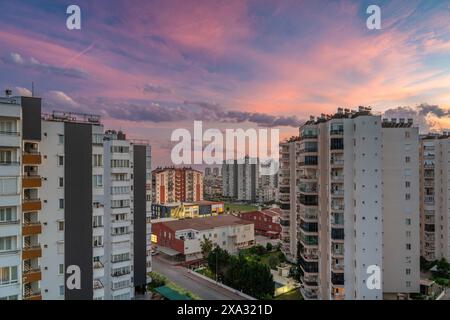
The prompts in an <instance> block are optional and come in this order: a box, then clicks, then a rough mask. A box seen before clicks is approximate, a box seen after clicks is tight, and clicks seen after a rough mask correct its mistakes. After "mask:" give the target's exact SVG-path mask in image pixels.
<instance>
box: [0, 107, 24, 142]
mask: <svg viewBox="0 0 450 320" xmlns="http://www.w3.org/2000/svg"><path fill="white" fill-rule="evenodd" d="M2 111H3V110H2ZM0 147H11V148H20V134H19V133H18V132H14V131H0Z"/></svg>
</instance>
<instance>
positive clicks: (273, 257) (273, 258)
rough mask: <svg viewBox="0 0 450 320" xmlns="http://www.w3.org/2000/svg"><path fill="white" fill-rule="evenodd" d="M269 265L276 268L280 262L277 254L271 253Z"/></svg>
mask: <svg viewBox="0 0 450 320" xmlns="http://www.w3.org/2000/svg"><path fill="white" fill-rule="evenodd" d="M267 262H268V264H269V266H270V268H271V269H273V270H276V269H277V266H278V265H279V264H280V260H279V259H278V257H277V256H276V255H271V256H270V257H269V259H268V260H267Z"/></svg>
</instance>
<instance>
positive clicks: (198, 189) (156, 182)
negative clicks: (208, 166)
mask: <svg viewBox="0 0 450 320" xmlns="http://www.w3.org/2000/svg"><path fill="white" fill-rule="evenodd" d="M152 175H153V177H152V190H153V203H154V204H167V203H173V202H194V201H202V200H203V173H202V172H201V171H198V170H195V169H192V168H175V167H167V168H157V169H156V170H154V171H153V172H152Z"/></svg>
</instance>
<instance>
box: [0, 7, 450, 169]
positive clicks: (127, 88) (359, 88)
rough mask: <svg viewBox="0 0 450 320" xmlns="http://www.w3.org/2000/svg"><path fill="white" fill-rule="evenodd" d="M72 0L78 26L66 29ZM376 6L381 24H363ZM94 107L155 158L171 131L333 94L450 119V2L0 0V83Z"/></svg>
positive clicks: (331, 99)
mask: <svg viewBox="0 0 450 320" xmlns="http://www.w3.org/2000/svg"><path fill="white" fill-rule="evenodd" d="M70 4H78V5H79V6H80V7H81V10H82V29H81V30H72V31H70V30H68V29H67V28H66V18H67V15H66V8H67V6H68V5H70ZM370 4H377V5H379V6H380V7H381V14H382V29H381V30H369V29H367V27H366V19H367V17H368V16H369V15H368V14H366V8H367V7H368V6H369V5H370ZM32 81H33V82H34V84H35V94H36V95H38V96H42V97H43V98H44V108H45V109H46V110H48V111H49V110H54V109H56V110H71V111H78V112H89V113H96V114H100V115H102V118H103V122H104V124H105V127H106V128H116V129H123V130H125V131H126V132H127V133H128V135H129V136H130V137H133V138H144V139H148V140H149V141H150V142H151V144H152V147H153V156H154V164H155V165H156V164H170V163H168V159H169V158H168V154H169V152H170V149H171V143H170V141H169V137H170V133H171V132H172V130H173V129H174V128H191V127H192V125H193V120H203V121H204V122H205V125H207V126H209V127H214V128H221V129H223V128H235V127H242V128H249V127H276V128H280V129H281V135H282V137H287V136H290V135H293V134H296V133H297V131H298V130H297V126H298V124H300V123H301V121H302V120H303V119H306V118H307V117H309V115H310V114H312V115H319V114H320V113H322V112H323V113H331V112H333V111H335V109H336V108H337V107H349V108H354V107H357V106H358V105H366V106H372V107H373V108H374V109H375V110H376V111H380V112H385V111H386V110H387V113H386V114H387V115H406V116H412V117H414V119H415V120H416V121H418V123H419V124H420V125H421V129H422V130H428V129H440V128H447V127H450V120H449V112H448V110H449V108H450V1H431V0H428V1H411V0H410V1H375V0H370V1H317V0H315V1H313V0H311V1H300V0H292V1H287V0H283V1H264V0H254V1H243V0H223V1H215V0H204V1H189V0H179V1H170V0H162V1H135V0H133V1H130V0H128V1H116V0H114V1H113V0H108V1H106V0H105V1H102V0H96V1H86V0H84V1H83V0H75V1H73V0H70V1H56V0H53V1H32V0H29V1H13V0H0V88H1V89H2V90H3V89H4V88H7V87H8V88H12V89H13V92H14V93H15V94H21V95H28V94H30V91H29V90H30V89H31V82H32Z"/></svg>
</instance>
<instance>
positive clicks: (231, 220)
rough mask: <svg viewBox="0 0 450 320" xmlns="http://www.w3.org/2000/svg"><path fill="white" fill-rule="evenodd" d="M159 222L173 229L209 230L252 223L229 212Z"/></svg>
mask: <svg viewBox="0 0 450 320" xmlns="http://www.w3.org/2000/svg"><path fill="white" fill-rule="evenodd" d="M159 223H162V224H164V225H165V226H166V227H168V228H169V229H172V230H173V231H179V230H187V229H192V230H210V229H214V228H219V227H225V226H241V225H248V224H253V223H251V222H248V221H245V220H243V219H240V218H238V217H235V216H232V215H229V214H222V215H219V216H213V217H205V218H195V219H183V220H173V221H166V222H159Z"/></svg>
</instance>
